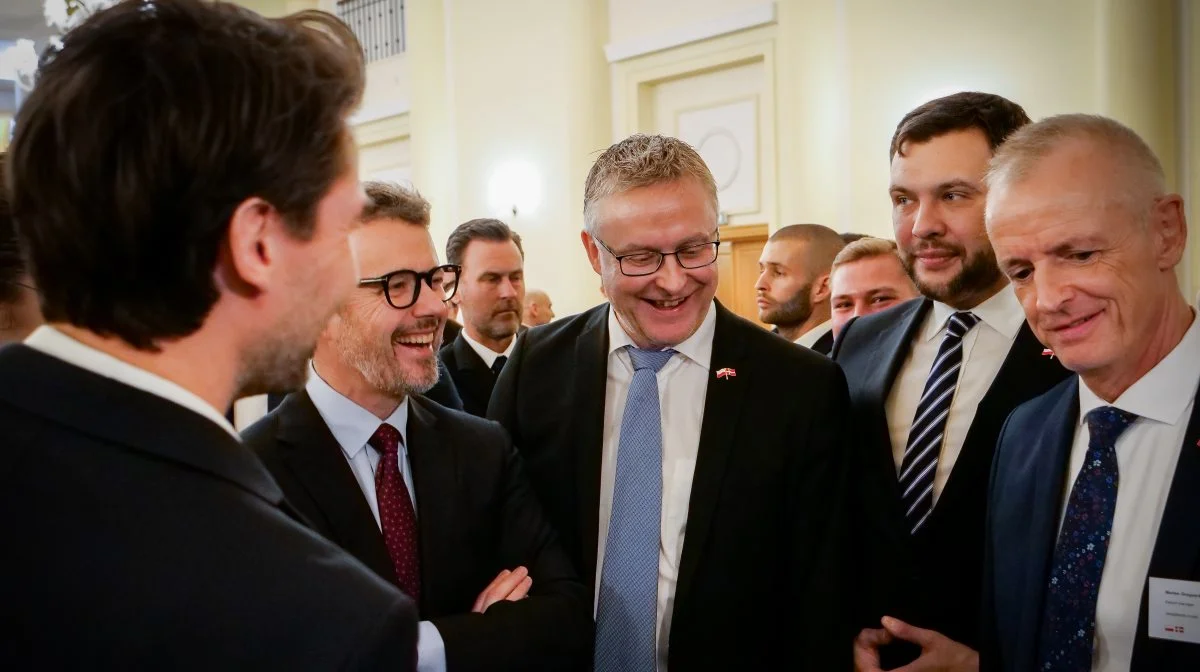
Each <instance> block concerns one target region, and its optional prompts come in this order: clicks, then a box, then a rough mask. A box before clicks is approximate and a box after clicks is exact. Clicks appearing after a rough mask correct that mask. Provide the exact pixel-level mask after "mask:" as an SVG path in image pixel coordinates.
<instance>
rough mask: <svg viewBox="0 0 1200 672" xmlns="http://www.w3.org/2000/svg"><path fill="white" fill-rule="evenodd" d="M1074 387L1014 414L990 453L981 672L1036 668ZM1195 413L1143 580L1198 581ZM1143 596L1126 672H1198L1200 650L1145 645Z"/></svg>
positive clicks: (1198, 413) (1198, 416)
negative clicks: (991, 461)
mask: <svg viewBox="0 0 1200 672" xmlns="http://www.w3.org/2000/svg"><path fill="white" fill-rule="evenodd" d="M1078 381H1079V379H1078V377H1075V376H1072V377H1071V378H1069V379H1067V380H1066V381H1063V382H1062V383H1060V384H1059V385H1058V386H1057V387H1055V388H1053V389H1051V390H1050V391H1049V392H1047V393H1045V394H1043V395H1042V396H1040V397H1037V398H1036V399H1033V400H1031V401H1029V402H1026V403H1025V404H1023V405H1021V406H1019V407H1017V409H1016V410H1014V411H1013V413H1012V415H1011V416H1009V418H1008V421H1007V422H1006V423H1005V426H1004V429H1003V430H1002V431H1001V433H1000V440H999V442H998V445H997V449H996V460H995V463H994V464H993V468H992V482H991V488H990V493H989V500H990V506H988V521H987V540H986V547H985V556H984V557H985V559H984V595H983V614H982V621H983V633H982V635H983V643H982V646H981V650H980V662H981V665H982V669H983V670H984V671H985V672H988V671H995V670H1005V671H1007V672H1026V671H1027V670H1032V669H1034V667H1035V666H1036V665H1037V654H1038V633H1039V631H1040V629H1041V621H1042V607H1043V600H1044V596H1045V589H1046V582H1047V580H1048V577H1049V575H1050V564H1051V561H1052V558H1053V555H1054V546H1055V544H1056V542H1057V540H1058V523H1059V518H1060V517H1061V512H1062V504H1063V497H1064V490H1063V488H1065V487H1069V485H1068V478H1069V476H1068V473H1067V471H1068V469H1069V464H1068V463H1069V458H1070V454H1071V444H1072V443H1073V441H1074V438H1075V427H1076V422H1077V420H1078V418H1079V382H1078ZM1198 441H1200V407H1194V408H1193V409H1192V417H1191V419H1190V421H1189V422H1188V428H1187V433H1186V434H1185V436H1184V443H1183V451H1182V452H1181V453H1180V455H1179V462H1178V464H1177V465H1176V467H1175V477H1174V479H1173V481H1172V483H1171V492H1170V494H1169V495H1168V498H1167V506H1166V509H1165V510H1164V511H1163V518H1162V524H1161V526H1160V527H1159V531H1158V540H1157V541H1156V542H1155V545H1154V553H1153V555H1152V556H1151V559H1150V572H1149V575H1150V576H1154V577H1158V578H1166V579H1181V580H1185V581H1197V580H1200V445H1198V443H1197V442H1198ZM1147 598H1148V595H1147V590H1146V587H1143V588H1142V599H1141V605H1140V606H1139V612H1138V626H1137V638H1136V639H1135V640H1134V646H1133V665H1132V668H1131V669H1132V670H1133V672H1174V671H1178V672H1183V671H1184V670H1188V671H1189V672H1195V670H1200V644H1189V643H1185V642H1178V641H1172V640H1165V639H1156V638H1151V637H1149V636H1148V633H1147V627H1148V620H1147Z"/></svg>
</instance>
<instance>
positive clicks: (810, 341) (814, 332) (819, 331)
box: [792, 318, 833, 350]
mask: <svg viewBox="0 0 1200 672" xmlns="http://www.w3.org/2000/svg"><path fill="white" fill-rule="evenodd" d="M830 329H833V319H832V318H830V319H828V320H825V321H824V322H822V323H820V324H818V325H817V326H815V327H813V328H812V329H809V330H808V331H806V332H804V334H803V335H802V336H801V337H800V338H797V339H796V340H795V341H792V342H793V343H795V344H796V345H803V346H804V347H806V348H808V349H810V350H811V349H812V347H813V345H814V344H816V342H817V341H819V340H821V337H822V336H824V335H825V334H827V333H829V330H830Z"/></svg>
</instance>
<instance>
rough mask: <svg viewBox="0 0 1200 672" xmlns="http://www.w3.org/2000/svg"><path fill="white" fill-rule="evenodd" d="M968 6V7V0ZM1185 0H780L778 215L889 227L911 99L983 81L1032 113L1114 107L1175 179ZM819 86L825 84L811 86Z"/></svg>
mask: <svg viewBox="0 0 1200 672" xmlns="http://www.w3.org/2000/svg"><path fill="white" fill-rule="evenodd" d="M968 6H969V11H966V9H965V8H966V7H968ZM1175 12H1176V7H1175V0H1057V1H1056V2H1043V1H1042V0H1007V1H1006V2H1003V3H985V2H979V3H970V4H969V5H964V3H961V2H953V1H951V0H906V1H905V2H903V3H892V2H888V1H887V0H842V1H837V0H823V1H821V0H818V1H814V0H782V1H781V2H780V3H779V31H780V35H788V36H790V37H791V38H792V39H789V40H783V39H781V40H780V44H779V50H778V53H779V69H780V81H789V82H791V83H792V86H790V87H783V88H781V90H780V93H779V104H780V112H779V118H780V119H790V120H791V123H790V124H781V125H780V129H779V135H780V138H781V149H780V154H781V166H780V181H781V183H782V186H781V195H780V198H781V216H782V219H783V221H785V222H786V221H799V220H806V219H815V220H818V221H827V222H832V223H833V224H834V225H836V226H837V227H838V228H842V229H853V230H858V231H862V232H865V233H874V234H880V235H883V234H888V233H889V232H890V230H891V223H890V209H889V203H888V200H887V183H888V172H887V147H888V142H889V139H890V137H891V134H892V132H893V130H894V128H895V125H896V123H897V122H898V121H899V119H900V118H901V117H902V116H903V115H904V113H905V112H907V111H908V110H910V109H911V108H913V107H914V106H916V105H918V104H920V103H921V102H924V101H925V100H928V99H930V98H934V97H937V96H939V95H943V94H946V93H950V92H953V91H956V90H963V89H978V90H983V91H990V92H994V93H999V94H1001V95H1004V96H1007V97H1009V98H1011V99H1012V100H1015V101H1017V102H1018V103H1020V104H1022V105H1023V106H1024V107H1025V108H1026V110H1027V111H1028V112H1029V114H1030V116H1032V117H1034V118H1035V119H1036V118H1039V117H1043V116H1046V115H1050V114H1057V113H1063V112H1097V113H1102V114H1107V115H1110V116H1114V117H1116V118H1118V119H1120V120H1122V121H1124V122H1126V123H1128V124H1130V125H1132V126H1133V127H1134V128H1135V129H1136V130H1138V131H1139V132H1141V133H1142V134H1143V135H1145V137H1146V138H1147V140H1148V141H1150V142H1151V144H1152V145H1153V146H1154V148H1155V149H1156V150H1157V151H1158V152H1159V153H1160V155H1161V156H1162V158H1163V160H1164V163H1166V164H1167V165H1168V172H1169V173H1170V174H1171V176H1172V177H1174V174H1175V164H1176V162H1175V156H1176V147H1177V144H1178V133H1179V130H1178V128H1177V127H1176V124H1175V112H1176V109H1177V100H1176V97H1175V95H1174V92H1175V88H1176V87H1175V85H1174V81H1175V76H1176V72H1177V64H1176V60H1175V55H1174V54H1175V52H1174V49H1175V40H1174V39H1173V37H1172V36H1173V35H1174V31H1173V29H1172V26H1173V21H1174V20H1175ZM817 92H819V94H820V95H814V94H815V93H817Z"/></svg>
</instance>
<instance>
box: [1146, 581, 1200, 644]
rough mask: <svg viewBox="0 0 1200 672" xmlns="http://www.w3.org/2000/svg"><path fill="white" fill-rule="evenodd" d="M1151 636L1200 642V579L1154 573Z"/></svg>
mask: <svg viewBox="0 0 1200 672" xmlns="http://www.w3.org/2000/svg"><path fill="white" fill-rule="evenodd" d="M1149 601H1150V605H1149V606H1150V625H1149V628H1150V632H1149V633H1147V634H1149V635H1150V636H1151V637H1155V638H1158V639H1173V640H1175V641H1178V642H1190V643H1192V644H1200V582H1197V581H1179V580H1176V579H1156V578H1154V577H1153V576H1152V577H1150V600H1149Z"/></svg>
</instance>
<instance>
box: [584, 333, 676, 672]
mask: <svg viewBox="0 0 1200 672" xmlns="http://www.w3.org/2000/svg"><path fill="white" fill-rule="evenodd" d="M628 351H629V357H630V359H631V360H633V370H634V371H633V382H632V383H631V384H630V385H629V396H628V397H627V398H626V400H625V412H624V414H623V416H622V418H621V434H620V437H621V438H620V441H619V442H618V444H617V475H616V479H615V481H614V483H613V498H612V514H611V515H610V517H609V524H608V540H607V541H606V542H605V546H604V566H603V568H602V570H601V574H600V599H599V602H598V604H597V607H596V653H595V659H594V662H595V671H596V672H654V670H655V666H656V665H655V663H656V652H655V626H656V624H657V622H658V545H659V539H660V537H661V534H660V530H659V525H660V515H661V511H662V414H661V413H660V410H659V406H658V372H659V370H660V369H662V367H664V366H666V364H667V362H668V361H670V359H671V356H672V355H674V354H675V351H674V350H639V349H637V348H633V347H630V348H628Z"/></svg>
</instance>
